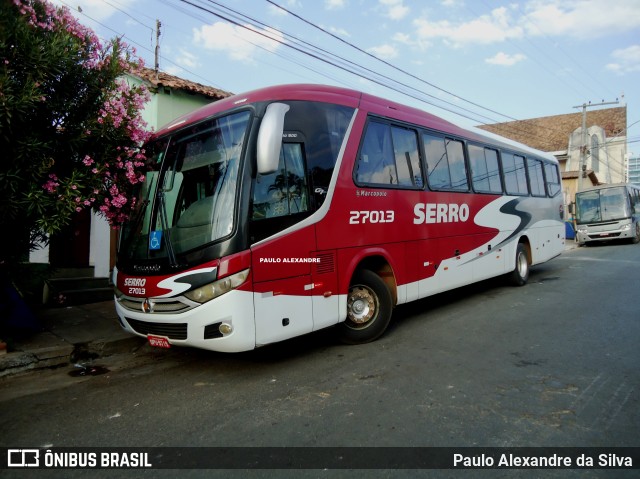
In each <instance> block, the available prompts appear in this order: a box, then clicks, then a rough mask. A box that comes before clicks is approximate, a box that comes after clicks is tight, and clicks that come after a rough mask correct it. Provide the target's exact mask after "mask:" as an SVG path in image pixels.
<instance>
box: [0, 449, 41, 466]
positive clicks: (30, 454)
mask: <svg viewBox="0 0 640 479" xmlns="http://www.w3.org/2000/svg"><path fill="white" fill-rule="evenodd" d="M7 466H8V467H39V466H40V450H39V449H8V450H7Z"/></svg>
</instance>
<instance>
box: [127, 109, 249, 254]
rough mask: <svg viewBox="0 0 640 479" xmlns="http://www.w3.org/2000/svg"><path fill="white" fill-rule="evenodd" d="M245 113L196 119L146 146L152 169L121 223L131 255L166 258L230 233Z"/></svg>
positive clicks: (246, 118) (247, 114)
mask: <svg viewBox="0 0 640 479" xmlns="http://www.w3.org/2000/svg"><path fill="white" fill-rule="evenodd" d="M250 116H251V114H250V112H249V111H242V112H236V113H233V114H231V115H227V116H225V117H222V118H217V119H215V120H212V121H207V122H204V123H200V124H198V125H195V126H193V127H191V128H188V129H186V130H182V131H180V132H179V133H178V134H176V135H174V136H172V137H165V138H161V139H158V140H156V141H155V142H154V143H151V144H150V145H148V146H147V150H148V152H149V153H150V157H151V158H152V165H153V166H152V169H151V171H149V172H147V177H146V181H145V182H144V183H143V184H142V186H141V188H140V190H139V194H138V197H137V203H136V206H137V210H136V211H135V212H134V214H133V215H132V218H131V220H130V221H129V222H128V223H127V224H126V225H125V227H124V229H123V232H122V237H121V247H120V250H121V251H123V252H126V256H127V257H129V258H130V259H152V258H153V259H158V258H168V259H169V260H170V262H172V263H173V262H175V255H177V254H182V253H185V252H187V251H190V250H193V249H195V248H198V247H201V246H203V245H206V244H209V243H212V242H215V241H217V240H220V239H222V238H225V237H227V236H228V235H230V234H231V233H232V231H233V228H234V218H235V217H236V214H235V208H236V206H235V205H236V201H235V199H236V190H237V185H238V172H239V171H240V158H241V152H242V146H243V143H244V139H245V136H246V131H247V128H248V125H249V119H250Z"/></svg>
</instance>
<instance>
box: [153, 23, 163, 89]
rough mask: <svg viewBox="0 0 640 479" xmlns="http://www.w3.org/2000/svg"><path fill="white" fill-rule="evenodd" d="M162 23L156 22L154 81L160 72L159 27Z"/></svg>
mask: <svg viewBox="0 0 640 479" xmlns="http://www.w3.org/2000/svg"><path fill="white" fill-rule="evenodd" d="M161 26H162V23H160V20H156V51H155V71H156V81H157V80H158V71H159V70H160V27H161Z"/></svg>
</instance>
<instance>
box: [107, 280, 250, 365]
mask: <svg viewBox="0 0 640 479" xmlns="http://www.w3.org/2000/svg"><path fill="white" fill-rule="evenodd" d="M115 303H116V312H117V313H118V319H119V321H120V325H121V326H122V328H123V329H124V330H125V331H127V332H129V333H131V334H135V335H137V336H141V337H146V338H147V339H148V340H149V342H150V344H152V345H164V347H167V346H174V345H175V346H190V347H195V348H201V349H208V350H211V351H220V352H227V353H230V352H240V351H249V350H251V349H254V348H255V346H256V339H255V337H256V331H255V320H254V307H253V293H251V292H247V291H239V290H233V291H229V292H228V293H226V294H224V295H222V296H220V297H218V298H215V299H212V300H211V301H208V302H206V303H204V304H201V305H198V306H195V307H192V308H191V309H189V310H187V311H183V312H180V313H166V312H155V311H153V310H154V307H155V306H158V305H163V306H164V305H166V304H167V303H161V302H158V303H154V300H153V298H149V300H148V302H147V305H146V306H145V305H144V301H143V300H141V299H134V298H129V297H121V298H118V299H116V302H115ZM137 305H139V308H138V307H136V306H137ZM145 308H146V309H147V310H149V311H150V312H148V313H147V312H144V311H143V310H144V309H145ZM158 309H162V308H161V307H160V308H158Z"/></svg>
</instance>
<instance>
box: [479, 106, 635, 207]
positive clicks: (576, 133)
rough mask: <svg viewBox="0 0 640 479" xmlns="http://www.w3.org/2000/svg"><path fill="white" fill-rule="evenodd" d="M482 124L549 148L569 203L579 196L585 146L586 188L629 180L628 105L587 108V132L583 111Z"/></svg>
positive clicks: (506, 135)
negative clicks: (557, 165)
mask: <svg viewBox="0 0 640 479" xmlns="http://www.w3.org/2000/svg"><path fill="white" fill-rule="evenodd" d="M478 128H481V129H483V130H486V131H490V132H492V133H496V134H498V135H501V136H504V137H506V138H510V139H512V140H515V141H519V142H520V143H524V144H525V145H528V146H531V147H532V148H536V149H538V150H542V151H546V152H549V153H551V154H553V155H554V156H555V157H556V158H558V161H559V162H560V171H561V172H562V179H563V183H564V194H565V203H566V204H570V203H572V202H573V201H574V198H575V192H576V191H577V188H578V184H579V170H580V161H581V152H582V150H583V149H584V150H585V152H586V158H585V164H584V166H583V173H582V176H583V178H582V183H583V185H582V186H583V188H584V187H587V186H592V185H598V184H603V183H620V182H624V181H625V171H626V163H625V162H626V156H627V107H626V106H621V107H616V108H601V109H587V112H586V130H587V131H586V135H584V136H583V132H582V112H579V113H569V114H564V115H555V116H546V117H541V118H532V119H529V120H518V121H510V122H506V123H496V124H492V125H480V126H478ZM585 143H586V145H585Z"/></svg>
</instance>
